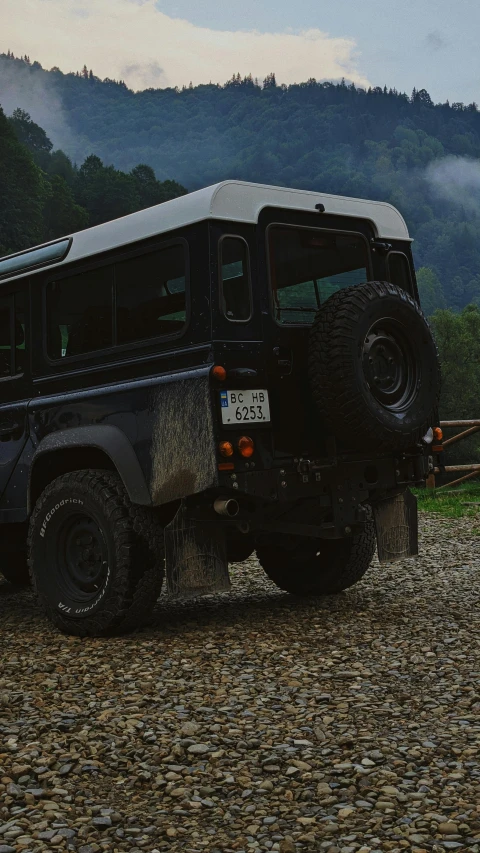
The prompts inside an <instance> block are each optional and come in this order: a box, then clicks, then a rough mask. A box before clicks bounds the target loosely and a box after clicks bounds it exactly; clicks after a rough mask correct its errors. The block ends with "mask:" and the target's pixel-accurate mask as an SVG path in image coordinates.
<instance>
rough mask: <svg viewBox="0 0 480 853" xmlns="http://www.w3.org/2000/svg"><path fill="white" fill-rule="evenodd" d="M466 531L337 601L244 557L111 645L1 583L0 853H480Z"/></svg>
mask: <svg viewBox="0 0 480 853" xmlns="http://www.w3.org/2000/svg"><path fill="white" fill-rule="evenodd" d="M471 526H472V525H471V521H469V520H465V519H464V520H450V519H443V520H442V519H437V518H435V519H434V518H433V517H432V516H424V517H423V519H422V552H423V556H422V557H421V558H420V559H418V561H413V560H408V561H405V562H404V563H401V564H397V565H392V566H390V567H387V568H382V569H381V568H380V567H378V566H374V567H373V568H372V570H371V572H370V573H369V574H368V575H367V577H366V578H365V579H364V580H363V581H362V583H360V584H359V585H358V586H357V587H355V588H354V589H352V590H350V591H349V592H348V593H346V594H344V595H342V596H339V597H336V598H322V599H320V598H319V599H315V600H313V601H312V600H310V601H308V602H306V601H303V600H302V601H298V600H297V601H295V600H293V599H292V598H290V597H289V596H287V595H285V594H283V593H280V592H279V591H278V590H276V588H275V587H274V586H273V585H272V584H271V583H270V582H269V581H268V580H267V579H266V578H265V577H264V575H263V573H262V571H261V569H260V568H259V566H258V564H257V563H256V562H255V561H253V560H252V561H250V562H249V563H248V564H243V565H242V567H241V569H239V570H238V571H237V572H236V574H235V576H234V581H233V589H232V591H231V593H229V594H226V595H222V596H219V597H217V598H215V599H214V598H210V599H205V600H203V601H198V602H193V603H192V602H190V603H188V604H187V605H185V604H184V605H179V604H172V603H168V602H166V601H165V602H162V601H161V603H160V604H159V606H158V608H157V611H156V616H155V623H154V625H153V626H152V627H151V628H149V629H148V630H147V631H144V632H143V633H141V634H138V635H136V636H130V637H127V638H122V639H114V640H77V639H72V638H68V637H63V636H61V635H59V634H57V633H55V632H54V631H53V630H52V629H51V628H50V627H49V626H48V625H47V624H46V623H45V621H44V620H43V618H42V616H41V615H40V614H39V612H38V611H37V609H36V607H35V605H34V603H33V601H32V599H31V595H30V593H28V592H27V593H22V594H19V593H14V592H13V591H12V589H11V587H9V586H8V585H7V584H6V583H5V584H1V582H0V584H1V585H0V611H1V620H2V621H1V629H0V630H1V635H2V636H1V649H2V652H1V656H2V663H1V670H0V824H1V825H0V853H14V851H15V853H16V851H23V853H26V851H51V850H63V849H67V850H75V851H79V853H97V852H98V853H99V851H129V853H134V852H135V851H137V853H138V851H148V853H152V851H155V850H156V851H164V850H169V851H172V853H176V851H182V853H195V852H196V851H199V853H200V851H208V853H215V851H222V853H223V851H253V850H255V851H268V850H279V851H281V853H294V851H308V853H312V851H330V853H338V851H341V853H354V851H357V853H360V851H361V853H367V851H372V853H373V851H377V852H378V851H387V850H388V851H402V850H409V851H410V850H411V851H416V853H420V851H445V850H460V851H464V850H469V851H470V850H471V851H480V764H479V762H478V754H479V753H478V749H479V733H480V697H479V694H478V685H479V675H480V648H479V635H480V611H479V606H478V604H479V601H478V599H479V579H480V578H479V574H480V562H479V558H478V547H477V543H478V541H479V540H478V537H476V536H474V535H472V533H471Z"/></svg>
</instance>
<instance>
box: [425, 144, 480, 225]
mask: <svg viewBox="0 0 480 853" xmlns="http://www.w3.org/2000/svg"><path fill="white" fill-rule="evenodd" d="M425 177H426V180H427V182H428V184H429V185H430V188H431V190H432V192H433V193H434V195H435V196H436V197H437V198H438V199H441V200H443V201H448V202H450V203H451V204H455V205H457V206H461V207H463V208H464V210H466V211H467V212H469V213H474V214H476V215H480V161H479V160H473V159H471V158H469V157H455V156H450V157H444V158H442V159H441V160H435V161H434V162H433V163H430V165H429V166H428V167H427V170H426V175H425Z"/></svg>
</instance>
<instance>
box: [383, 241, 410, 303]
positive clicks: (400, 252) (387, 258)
mask: <svg viewBox="0 0 480 853" xmlns="http://www.w3.org/2000/svg"><path fill="white" fill-rule="evenodd" d="M392 255H401V256H402V257H403V258H405V261H406V263H407V269H408V280H409V283H410V287H409V289H408V290H407V293H408V294H409V296H414V294H415V291H414V286H413V276H412V268H411V266H410V261H409V259H408V256H407V255H406V254H405V252H402V251H401V250H400V249H391V250H390V251H389V252H388V254H387V257H386V266H387V275H388V277H389V278H388V281H389V282H390V284H393V281H390V257H391V256H392ZM397 286H398V285H397Z"/></svg>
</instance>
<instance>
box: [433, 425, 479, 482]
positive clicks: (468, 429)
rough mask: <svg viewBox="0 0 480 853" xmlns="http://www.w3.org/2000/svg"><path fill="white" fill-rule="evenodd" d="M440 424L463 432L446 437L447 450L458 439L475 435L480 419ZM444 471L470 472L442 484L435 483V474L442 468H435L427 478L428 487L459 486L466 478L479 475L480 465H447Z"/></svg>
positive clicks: (447, 472)
mask: <svg viewBox="0 0 480 853" xmlns="http://www.w3.org/2000/svg"><path fill="white" fill-rule="evenodd" d="M440 426H441V427H442V429H449V428H451V429H460V430H461V432H458V433H457V434H456V435H452V436H451V437H450V438H446V439H445V440H444V441H443V449H444V450H446V449H447V448H448V447H451V446H452V444H456V442H457V441H462V439H464V438H468V437H469V436H470V435H473V434H474V433H475V432H478V431H479V430H480V420H478V421H477V420H468V421H440ZM441 470H442V473H443V472H445V473H446V474H450V473H454V472H455V471H458V472H459V473H460V472H461V471H467V472H468V473H466V474H463V475H462V476H461V477H457V479H456V480H450V482H449V483H444V484H443V485H442V486H438V487H437V486H436V485H435V474H439V473H440V468H435V472H434V473H433V474H430V475H429V477H428V478H427V489H435V488H438V489H444V488H445V487H446V486H448V487H449V488H451V487H452V486H458V484H459V483H464V482H465V481H466V480H471V479H473V477H478V476H479V475H480V465H477V464H472V465H445V467H444V468H442V469H441Z"/></svg>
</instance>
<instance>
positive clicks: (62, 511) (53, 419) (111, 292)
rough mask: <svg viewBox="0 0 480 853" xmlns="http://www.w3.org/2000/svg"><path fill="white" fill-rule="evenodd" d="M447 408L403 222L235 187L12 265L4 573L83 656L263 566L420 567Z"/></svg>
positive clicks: (8, 261) (4, 352)
mask: <svg viewBox="0 0 480 853" xmlns="http://www.w3.org/2000/svg"><path fill="white" fill-rule="evenodd" d="M438 392H439V365H438V358H437V351H436V347H435V344H434V341H433V339H432V336H431V333H430V329H429V326H428V323H427V322H426V320H425V318H424V317H423V315H422V312H421V310H420V307H419V304H418V293H417V288H416V283H415V274H414V269H413V264H412V256H411V248H410V240H409V238H408V233H407V229H406V226H405V223H404V221H403V219H402V217H401V216H400V214H399V213H398V211H396V210H395V209H394V208H393V207H391V206H390V205H386V204H382V203H378V202H368V201H361V200H359V199H348V198H340V197H337V196H328V195H319V194H317V193H309V192H301V191H297V190H289V189H283V188H276V187H267V186H260V185H255V184H245V183H240V182H234V181H231V182H225V183H223V184H219V185H217V186H215V187H209V188H207V189H204V190H200V191H199V192H196V193H192V194H190V195H187V196H184V197H182V198H179V199H175V200H173V201H169V202H167V203H165V204H162V205H159V206H157V207H153V208H149V209H148V210H143V211H141V212H139V213H135V214H133V215H131V216H127V217H125V218H123V219H119V220H116V221H114V222H110V223H107V224H105V225H100V226H98V227H96V228H91V229H89V230H87V231H83V232H80V233H78V234H75V235H73V236H72V237H69V238H65V239H62V240H59V241H56V242H53V243H49V244H48V245H44V246H40V247H37V248H35V249H32V250H29V251H27V252H23V253H20V254H17V255H10V256H8V257H6V258H3V259H0V522H1V524H2V528H1V535H2V538H1V543H2V545H1V554H0V570H1V571H2V572H3V574H4V576H5V577H6V578H7V579H8V580H9V581H11V582H12V583H19V584H20V583H22V582H25V581H26V580H27V578H28V576H29V575H30V576H31V579H32V581H33V584H34V586H35V589H36V591H37V593H38V596H39V599H40V601H41V603H42V604H43V606H44V608H45V609H46V611H47V613H48V616H49V617H50V619H51V620H52V621H53V622H54V623H55V625H57V626H58V627H59V628H60V629H61V630H63V631H66V632H68V633H71V634H77V635H81V636H83V635H104V634H108V633H113V632H119V631H126V630H128V629H132V628H135V627H137V626H140V625H141V624H143V623H144V622H145V620H146V619H147V618H148V616H149V614H150V613H151V610H152V608H153V606H154V604H155V602H156V600H157V598H158V596H159V593H160V590H161V587H162V582H163V579H164V576H165V577H166V582H167V588H168V591H169V592H170V593H171V594H172V595H175V596H183V597H185V596H197V595H200V594H205V593H211V592H213V591H218V590H225V589H227V588H228V586H229V575H228V562H241V561H242V560H245V559H246V558H247V557H248V556H249V555H250V554H251V553H252V552H253V551H256V554H257V557H258V559H259V561H260V563H261V565H262V566H263V568H264V570H265V571H266V572H267V574H268V575H269V577H270V578H271V579H272V580H273V581H274V582H275V583H276V584H277V585H278V586H279V587H281V588H282V589H284V590H287V591H288V592H291V593H295V594H301V595H306V594H314V595H316V594H321V593H334V592H339V591H341V590H344V589H346V588H347V587H349V586H351V585H352V584H354V583H355V582H356V581H358V580H359V579H360V578H361V577H362V576H363V574H364V573H365V571H366V570H367V568H368V566H369V564H370V562H371V559H372V556H373V553H374V548H375V540H376V541H377V545H378V553H379V557H380V559H381V560H392V559H396V558H398V557H402V556H406V555H409V554H414V553H416V550H417V533H416V523H417V517H416V503H415V498H413V497H412V495H411V493H410V491H409V489H408V486H409V485H412V484H420V483H423V481H424V480H425V477H426V476H427V474H428V471H429V470H431V469H432V467H433V465H434V458H433V455H432V454H433V452H434V451H436V450H437V446H436V445H435V439H434V441H433V444H432V437H433V436H434V435H435V423H436V417H437V416H436V408H437V398H438ZM27 563H28V568H27Z"/></svg>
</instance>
